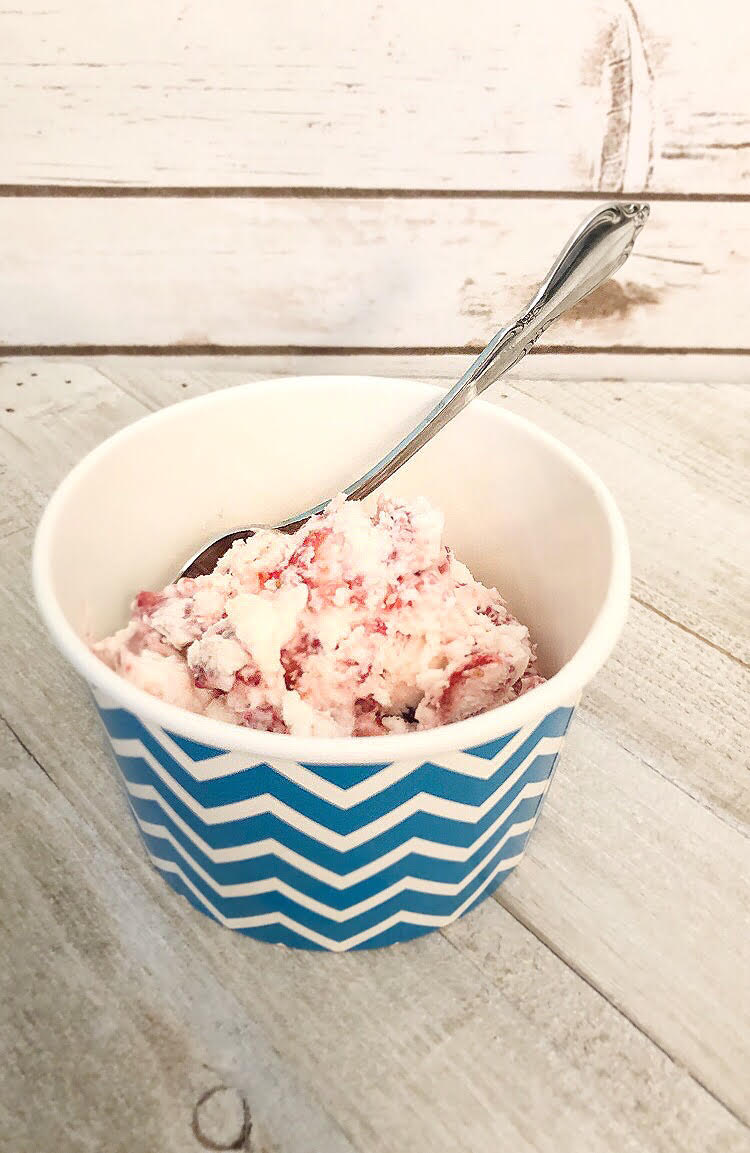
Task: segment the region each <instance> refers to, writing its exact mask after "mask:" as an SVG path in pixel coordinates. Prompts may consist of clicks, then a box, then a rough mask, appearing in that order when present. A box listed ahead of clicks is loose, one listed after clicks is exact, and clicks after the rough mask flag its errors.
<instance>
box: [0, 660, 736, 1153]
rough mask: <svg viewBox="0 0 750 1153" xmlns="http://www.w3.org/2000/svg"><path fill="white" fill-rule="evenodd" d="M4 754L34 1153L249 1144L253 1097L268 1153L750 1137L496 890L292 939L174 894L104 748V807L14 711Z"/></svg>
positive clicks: (12, 999)
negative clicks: (72, 797)
mask: <svg viewBox="0 0 750 1153" xmlns="http://www.w3.org/2000/svg"><path fill="white" fill-rule="evenodd" d="M66 675H67V674H66ZM82 706H83V702H82ZM86 707H87V706H86ZM76 720H77V717H76V715H75V713H71V714H69V715H68V716H67V717H66V719H65V726H66V727H67V726H68V725H70V727H71V730H72V729H73V726H74V725H75V722H76ZM70 752H73V748H72V747H71V749H70ZM0 763H2V766H3V768H2V770H0V784H1V785H2V790H3V811H4V812H5V814H6V821H7V824H8V827H10V828H12V830H13V837H12V838H10V839H9V838H7V837H5V838H3V839H2V842H1V843H0V891H1V892H2V897H3V909H4V914H5V915H4V917H3V919H2V921H1V922H0V940H2V944H3V955H4V956H5V957H6V958H7V959H8V961H9V963H8V964H7V965H5V966H3V970H2V974H1V975H0V987H2V986H5V987H4V988H2V991H3V994H4V996H3V997H2V1001H1V1002H0V1004H1V1005H2V1009H0V1042H2V1044H3V1048H4V1050H5V1051H6V1052H9V1053H10V1055H11V1060H10V1062H9V1063H6V1068H5V1071H4V1076H3V1078H2V1081H1V1082H0V1117H2V1120H3V1126H4V1127H3V1133H4V1138H5V1140H7V1142H8V1147H9V1148H12V1149H13V1150H14V1153H38V1150H39V1149H40V1148H46V1147H47V1145H54V1147H55V1148H56V1149H59V1150H60V1153H81V1151H88V1150H91V1153H98V1151H99V1150H101V1149H103V1148H106V1149H107V1150H108V1151H110V1150H111V1151H112V1153H120V1151H122V1153H126V1151H127V1153H152V1151H153V1150H154V1149H159V1150H160V1151H161V1150H163V1151H164V1153H170V1151H171V1150H175V1153H176V1151H177V1150H180V1153H182V1151H185V1153H189V1151H190V1150H193V1149H195V1150H196V1153H197V1151H198V1150H199V1149H200V1148H206V1147H209V1148H210V1147H216V1146H217V1145H221V1146H222V1147H226V1148H229V1147H239V1145H238V1144H235V1145H234V1146H232V1142H233V1141H235V1142H236V1141H238V1134H239V1133H241V1130H242V1125H243V1109H242V1104H243V1102H244V1103H245V1104H246V1106H247V1108H248V1110H249V1113H250V1116H251V1118H252V1123H253V1131H252V1143H249V1144H244V1145H243V1146H242V1147H243V1148H249V1149H253V1150H256V1149H257V1150H258V1151H259V1153H260V1151H261V1150H271V1149H277V1150H279V1151H280V1153H282V1151H283V1153H292V1151H294V1150H300V1153H302V1151H303V1150H304V1151H305V1153H307V1151H309V1150H319V1149H320V1150H322V1149H325V1150H326V1153H328V1151H330V1153H339V1151H341V1153H345V1151H347V1150H354V1149H357V1150H361V1151H362V1153H364V1151H367V1153H376V1151H377V1153H402V1151H403V1150H404V1149H406V1148H408V1149H415V1150H416V1149H433V1148H439V1147H441V1146H442V1147H445V1148H456V1149H459V1148H460V1149H471V1150H476V1151H477V1153H484V1151H486V1153H494V1151H495V1150H496V1149H497V1148H498V1143H501V1145H502V1147H506V1146H508V1147H511V1148H513V1149H517V1150H519V1151H520V1153H531V1151H540V1153H542V1151H544V1153H552V1151H553V1150H554V1151H555V1153H557V1151H559V1150H562V1149H570V1150H573V1149H577V1148H579V1145H580V1141H581V1140H582V1139H585V1143H586V1148H587V1149H590V1150H592V1153H610V1150H611V1149H612V1148H615V1147H616V1148H620V1147H623V1146H625V1147H627V1148H628V1149H632V1150H633V1151H634V1153H638V1151H643V1153H674V1151H675V1150H677V1149H679V1150H680V1153H704V1151H705V1150H706V1149H708V1148H712V1149H713V1148H716V1149H719V1148H720V1149H722V1150H724V1151H725V1153H741V1151H742V1150H743V1149H745V1148H746V1143H745V1136H746V1134H745V1131H744V1129H743V1127H742V1125H741V1124H740V1122H738V1121H737V1120H736V1119H735V1118H733V1117H732V1116H731V1115H730V1114H729V1113H728V1112H727V1111H726V1110H725V1109H724V1108H723V1107H722V1106H721V1105H720V1104H719V1103H718V1102H717V1101H715V1100H714V1099H712V1097H711V1096H709V1094H708V1093H707V1092H705V1090H703V1089H702V1088H701V1087H700V1086H699V1085H698V1084H697V1083H696V1081H695V1080H694V1079H693V1078H691V1076H690V1075H689V1074H688V1072H687V1071H686V1070H685V1069H683V1068H681V1067H680V1066H679V1065H676V1064H675V1063H674V1062H673V1061H672V1060H670V1058H669V1057H668V1056H666V1055H665V1054H664V1053H662V1052H660V1051H659V1050H658V1049H657V1048H656V1046H654V1045H653V1044H652V1043H651V1042H650V1041H649V1040H648V1039H647V1038H646V1037H645V1036H644V1035H643V1034H642V1033H640V1032H639V1031H638V1030H636V1029H634V1028H633V1027H632V1026H631V1025H630V1023H629V1022H628V1021H627V1020H626V1019H625V1018H624V1017H622V1016H621V1015H620V1014H619V1013H618V1012H616V1011H615V1010H614V1009H613V1008H612V1007H611V1006H610V1005H608V1004H607V1003H606V1002H605V1001H604V1000H603V999H602V998H601V997H599V996H598V994H597V993H596V992H595V991H594V990H593V989H591V988H590V987H589V986H588V985H586V984H585V983H584V982H583V981H582V980H580V978H578V977H577V976H576V975H575V974H574V973H573V972H571V970H570V969H568V968H567V967H566V966H565V965H563V964H562V963H561V962H560V961H559V960H558V959H557V958H556V957H555V956H554V955H553V954H552V953H550V951H549V950H548V949H547V948H546V947H545V946H544V945H542V944H541V943H540V942H539V941H538V940H537V939H536V938H535V937H534V936H533V935H532V934H531V933H529V932H528V931H527V930H526V929H524V928H523V927H522V926H521V925H520V924H518V923H516V922H515V921H514V920H513V919H512V918H511V916H510V915H509V914H508V913H507V912H505V910H503V909H501V908H500V906H499V905H498V904H496V903H495V902H493V901H488V902H487V903H486V904H485V905H484V906H483V907H482V908H480V909H479V910H477V911H476V912H475V913H474V914H473V916H472V917H471V918H470V919H469V920H467V921H466V922H465V923H461V924H459V925H457V926H455V927H454V928H452V929H451V931H450V934H449V937H448V939H446V938H445V937H443V936H441V935H440V934H434V935H432V936H431V937H428V938H424V939H423V940H421V941H419V942H415V943H414V944H413V945H411V946H408V947H405V948H400V949H396V948H394V949H390V950H382V951H378V952H374V953H370V954H362V953H360V954H350V955H345V956H338V957H332V956H325V955H320V954H310V953H306V954H305V953H295V952H293V951H287V950H284V949H282V948H280V947H277V948H274V947H272V946H267V945H264V944H261V943H259V942H253V941H251V940H248V939H246V938H242V937H240V936H239V935H237V934H232V933H229V932H226V931H223V930H220V929H219V928H218V927H217V926H216V925H214V924H213V923H211V922H210V921H208V920H207V919H206V918H204V917H202V916H201V915H200V914H198V913H196V912H195V911H194V910H192V909H190V908H189V907H188V906H187V904H186V903H184V902H183V901H181V900H180V899H179V898H178V897H176V896H175V895H174V894H172V893H171V892H170V890H169V889H168V888H167V887H166V886H165V885H164V884H163V882H162V881H161V879H160V878H159V877H158V876H157V874H156V873H154V872H153V871H152V870H151V869H150V867H149V866H148V864H147V863H146V860H145V857H144V855H143V853H142V851H141V850H140V847H139V845H138V842H137V839H136V834H135V830H134V828H133V827H132V822H131V821H130V818H129V816H128V813H127V811H126V807H125V803H124V801H123V800H122V799H121V797H120V796H119V795H118V794H117V793H116V792H115V791H114V788H113V787H112V785H111V782H110V781H109V780H108V779H107V778H106V776H104V777H102V776H101V775H100V774H99V773H98V772H97V771H96V770H97V766H96V764H95V763H94V764H92V765H91V768H90V769H89V770H88V771H87V773H86V774H85V775H84V779H86V781H87V786H88V790H89V792H90V795H91V798H92V801H91V803H90V804H89V805H88V806H87V813H86V816H85V818H82V816H81V814H80V813H79V812H77V811H76V809H75V808H73V806H71V805H70V803H69V802H68V800H67V799H66V797H65V795H64V793H63V792H61V791H60V789H58V788H56V787H55V786H54V785H53V784H52V782H51V781H49V780H47V779H46V778H45V776H44V775H43V774H42V772H41V771H40V770H39V769H38V767H37V766H36V765H35V764H34V763H33V762H32V761H31V758H30V757H28V756H27V755H26V754H25V753H23V751H22V750H21V747H20V745H18V744H17V743H16V742H15V741H14V740H13V738H12V737H11V736H10V733H9V730H8V729H7V728H6V727H5V726H4V725H1V724H0ZM104 794H111V796H107V799H106V802H105V804H104V806H103V810H102V809H99V807H98V802H99V800H100V798H101V796H102V795H104ZM112 801H115V802H118V803H115V804H114V805H112V803H111V802H112ZM110 810H113V811H112V812H110ZM120 826H121V827H120ZM123 842H125V843H123ZM217 1085H220V1086H225V1087H226V1089H225V1092H224V1093H223V1094H222V1097H223V1098H224V1110H223V1113H222V1112H218V1113H217V1110H216V1109H214V1110H212V1111H209V1110H199V1112H198V1116H199V1120H200V1126H201V1130H200V1131H201V1132H202V1133H203V1134H204V1135H205V1136H206V1137H208V1138H209V1139H212V1140H213V1141H214V1143H215V1144H214V1146H211V1145H210V1144H208V1142H207V1141H203V1142H198V1141H197V1140H195V1139H194V1135H193V1134H191V1128H192V1124H191V1123H192V1122H194V1120H195V1115H196V1106H197V1104H198V1102H199V1101H200V1100H201V1099H202V1098H203V1096H204V1095H205V1093H206V1092H207V1091H208V1090H210V1089H211V1088H213V1087H215V1086H217ZM215 1104H218V1102H217V1103H215ZM3 1114H4V1116H3ZM222 1142H223V1145H222Z"/></svg>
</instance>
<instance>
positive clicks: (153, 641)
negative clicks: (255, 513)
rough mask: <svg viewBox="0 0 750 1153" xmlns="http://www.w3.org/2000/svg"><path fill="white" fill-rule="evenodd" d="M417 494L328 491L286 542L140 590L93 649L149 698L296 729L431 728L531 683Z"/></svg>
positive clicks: (248, 548) (528, 661)
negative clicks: (349, 496)
mask: <svg viewBox="0 0 750 1153" xmlns="http://www.w3.org/2000/svg"><path fill="white" fill-rule="evenodd" d="M442 535H443V518H442V516H441V514H440V513H439V512H438V511H437V510H436V509H434V508H433V507H432V506H431V505H430V504H429V503H428V502H427V501H426V500H422V499H418V500H413V501H410V502H405V501H399V500H393V499H381V500H380V502H379V504H378V506H377V509H376V511H375V512H374V514H372V515H371V514H370V513H369V512H368V511H366V510H365V508H364V507H363V505H361V504H359V503H357V502H348V501H346V500H345V499H344V497H343V496H338V497H336V498H335V500H334V501H332V503H331V504H330V505H329V507H328V508H327V510H326V511H325V513H323V514H321V515H320V516H317V517H313V519H312V520H310V521H308V523H307V524H306V525H304V526H303V528H301V529H300V530H299V532H297V533H296V534H295V535H294V536H285V535H284V534H282V533H278V532H275V531H273V530H263V531H261V532H258V533H257V534H256V535H255V536H254V537H252V538H250V539H249V540H246V541H237V542H236V543H235V544H234V545H233V547H232V548H231V549H230V550H229V552H227V553H226V555H225V556H224V557H223V558H222V559H221V560H220V561H219V563H218V565H217V566H216V569H215V570H214V572H213V573H212V574H211V575H209V576H204V577H197V578H195V579H183V580H179V581H177V582H176V583H175V584H172V585H168V586H167V587H166V588H165V589H163V590H162V591H161V592H141V593H139V594H138V596H137V597H136V599H135V601H134V602H133V606H132V615H131V619H130V622H129V623H128V625H126V627H125V628H124V629H121V630H120V631H119V632H117V633H115V634H114V636H112V637H108V638H106V639H105V640H103V641H99V642H98V643H97V644H95V645H94V652H96V653H97V654H98V655H99V656H100V657H101V659H102V660H103V661H105V662H106V663H107V664H108V665H109V666H110V667H111V668H113V669H114V670H115V671H116V672H118V673H120V674H121V675H122V676H123V677H125V678H127V679H128V680H129V681H131V682H132V683H133V684H136V685H138V686H139V687H140V688H143V689H145V690H146V691H147V692H151V693H153V694H154V695H156V696H158V697H160V698H161V699H162V700H165V701H169V702H170V703H172V704H176V705H179V706H181V707H182V708H186V709H190V710H192V711H194V712H200V713H203V714H205V715H206V716H209V717H213V718H215V719H219V720H225V721H230V722H232V723H235V724H239V725H246V726H249V727H250V728H256V729H265V730H268V731H272V732H282V733H292V734H294V735H295V736H351V735H354V736H366V735H367V736H369V735H377V734H383V733H393V732H408V731H411V730H414V729H426V728H434V727H435V726H437V725H443V724H449V723H451V722H452V721H458V720H463V719H464V718H466V717H470V716H474V715H475V714H477V713H480V712H484V711H485V710H487V709H489V708H494V707H496V706H497V705H501V704H504V703H506V702H507V701H510V700H513V699H514V698H515V697H517V696H519V695H520V694H521V693H524V692H527V691H528V690H529V689H532V688H534V687H535V686H536V685H538V684H540V683H541V682H542V680H543V677H541V675H540V674H539V672H538V670H537V667H536V661H535V650H534V646H533V645H532V643H531V640H530V637H529V633H528V629H527V628H526V627H525V626H524V625H522V624H520V622H519V621H517V620H516V619H515V618H514V617H513V616H512V615H511V613H510V612H509V611H508V608H507V606H506V604H505V602H504V600H503V598H502V597H501V595H500V593H499V592H498V591H497V589H495V588H487V587H485V586H484V585H483V584H481V583H480V582H479V581H476V580H474V578H473V576H472V575H471V573H470V572H469V570H468V569H467V568H466V566H465V565H463V564H461V562H460V561H458V560H456V558H455V557H454V556H453V555H452V553H451V551H450V549H448V548H447V547H446V546H445V545H444V544H443V542H442Z"/></svg>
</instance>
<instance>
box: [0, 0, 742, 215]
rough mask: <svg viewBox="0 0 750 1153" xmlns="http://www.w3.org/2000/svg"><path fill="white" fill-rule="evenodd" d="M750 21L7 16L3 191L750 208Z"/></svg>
mask: <svg viewBox="0 0 750 1153" xmlns="http://www.w3.org/2000/svg"><path fill="white" fill-rule="evenodd" d="M743 19H744V10H743V8H742V6H741V5H740V4H739V3H738V0H715V2H714V3H712V4H711V5H710V7H709V6H708V5H707V4H705V3H698V4H693V5H691V6H690V7H689V9H688V10H687V11H686V10H685V5H684V4H682V3H679V0H632V2H628V3H625V2H624V0H596V2H595V3H591V4H587V5H574V4H566V5H554V4H550V3H549V0H528V2H527V3H526V4H525V5H524V7H523V9H518V8H516V7H514V6H509V5H502V4H495V3H492V2H491V0H465V2H464V3H463V4H461V5H443V6H440V8H439V9H436V7H435V5H434V4H431V3H429V0H417V2H413V3H411V4H410V5H409V6H408V9H407V8H404V7H401V6H399V5H388V4H384V3H382V2H380V0H363V2H360V3H357V4H351V3H348V2H347V0H329V2H328V3H326V4H325V5H323V7H322V8H321V6H320V5H317V6H311V5H310V4H308V3H306V2H305V0H282V3H274V4H272V3H270V2H263V3H255V4H252V5H248V4H244V3H242V2H241V0H223V2H222V3H221V4H219V5H218V6H214V7H213V8H212V9H211V10H210V11H209V9H207V8H206V6H205V5H204V4H201V3H199V2H198V0H187V2H185V0H165V2H164V3H162V4H160V5H159V6H158V8H157V9H155V8H154V6H153V4H150V3H148V2H147V0H134V2H132V3H130V4H127V5H120V6H119V7H118V8H117V9H111V8H109V7H107V8H104V7H102V8H93V9H92V7H91V5H88V4H85V3H84V2H83V0H74V2H73V3H68V4H66V5H65V6H64V7H58V8H55V7H49V6H44V5H42V6H36V7H34V8H30V7H28V6H23V5H14V6H8V7H6V8H5V9H4V10H0V44H2V65H1V67H2V69H3V73H4V77H5V83H4V84H3V104H4V107H3V116H2V118H1V120H0V155H2V157H3V177H2V179H3V180H4V181H6V182H20V183H26V182H32V183H33V182H42V183H48V184H49V183H53V184H71V185H75V184H91V183H101V184H105V185H111V184H120V185H129V184H151V185H192V184H196V185H203V186H206V185H208V186H215V185H235V186H264V185H265V186H269V185H274V186H282V187H283V186H288V185H292V186H337V187H341V186H343V187H363V188H383V187H398V188H410V189H411V188H447V189H465V188H470V189H477V188H479V189H492V190H495V189H516V190H519V189H520V190H527V189H549V190H554V191H558V190H596V189H598V188H603V189H610V190H617V189H622V188H625V189H627V190H638V189H643V188H646V187H648V188H651V189H654V190H658V191H670V192H677V193H682V192H684V191H685V190H686V189H691V190H693V191H701V192H714V193H732V194H734V193H737V192H740V191H743V190H744V191H748V180H749V176H750V172H749V169H748V158H749V153H748V145H747V140H748V125H749V123H750V121H749V116H748V107H750V86H749V81H748V77H747V74H746V70H744V69H742V68H740V67H737V66H736V61H735V58H734V53H733V49H734V46H735V45H736V44H737V40H738V38H739V37H740V35H741V29H742V27H743ZM732 32H734V35H732Z"/></svg>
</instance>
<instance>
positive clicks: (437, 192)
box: [0, 184, 750, 204]
mask: <svg viewBox="0 0 750 1153" xmlns="http://www.w3.org/2000/svg"><path fill="white" fill-rule="evenodd" d="M26 196H28V197H65V198H68V197H86V196H88V197H92V198H109V199H122V200H134V199H149V198H153V199H158V198H161V199H175V200H177V199H193V200H211V199H233V200H252V199H261V198H262V199H271V198H273V199H276V200H474V199H476V200H581V201H590V202H591V203H597V204H598V203H601V202H602V201H610V200H616V201H629V200H648V201H652V202H653V203H655V204H656V203H662V202H663V203H668V202H669V201H675V202H676V203H680V202H683V201H688V202H690V203H710V204H722V203H727V204H737V203H745V202H747V201H750V193H744V192H648V191H643V190H640V189H639V190H634V191H632V192H622V191H607V189H597V190H594V191H583V190H580V189H579V190H576V189H565V188H561V189H557V190H545V189H533V188H528V189H505V188H503V189H496V188H374V187H368V188H357V187H327V186H325V185H314V186H313V185H311V186H309V187H307V186H305V185H289V186H287V187H284V188H278V187H276V186H275V185H272V184H271V185H263V184H258V185H251V184H248V185H238V186H233V185H226V184H217V185H195V184H186V185H161V186H160V185H149V184H131V185H119V184H117V185H115V184H0V197H26Z"/></svg>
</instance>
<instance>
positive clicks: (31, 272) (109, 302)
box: [0, 197, 750, 350]
mask: <svg viewBox="0 0 750 1153" xmlns="http://www.w3.org/2000/svg"><path fill="white" fill-rule="evenodd" d="M584 211H585V210H584ZM584 211H582V205H581V204H580V203H578V202H577V201H571V200H567V201H566V200H556V201H554V202H547V201H542V200H523V199H522V200H513V201H487V200H471V199H469V200H452V201H451V200H439V199H438V200H435V199H432V200H430V199H424V200H417V201H404V200H398V199H395V200H394V199H378V200H356V199H355V200H351V199H349V200H347V199H343V200H342V199H313V200H309V199H301V200H299V199H268V198H263V197H261V198H259V199H245V200H237V199H221V198H220V199H214V200H195V199H189V198H188V199H185V198H182V199H177V200H159V199H156V200H148V199H146V200H144V199H137V200H119V199H118V200H107V199H104V200H102V199H89V198H83V199H81V198H74V199H66V198H63V199H60V198H20V199H12V198H11V199H8V198H6V199H0V238H1V239H0V253H2V259H3V265H4V267H7V268H8V269H10V270H11V274H10V275H9V276H8V277H7V278H6V279H4V281H3V287H2V289H0V346H2V345H6V346H8V345H10V346H16V345H35V344H39V343H42V344H46V345H50V344H52V345H55V344H63V345H76V344H87V343H91V344H94V345H100V346H108V345H165V344H166V345H174V346H176V347H177V348H178V350H179V346H181V345H185V344H187V345H196V344H197V345H202V346H211V345H250V346H254V347H256V348H258V349H259V350H260V349H261V348H262V347H263V346H289V345H292V346H297V345H302V346H313V347H344V348H352V347H355V348H356V347H362V346H364V347H372V348H377V347H384V348H394V347H396V348H398V347H404V348H414V347H416V348H424V347H439V348H451V347H456V348H459V349H460V348H463V347H466V346H469V347H472V346H476V347H477V348H482V347H484V345H485V343H486V341H487V340H488V339H489V337H490V336H491V335H492V334H493V333H494V332H495V331H496V330H497V329H498V328H499V327H500V326H501V325H502V324H504V323H507V322H508V321H509V320H510V319H511V318H512V317H513V315H514V314H515V313H516V312H517V311H518V309H519V308H520V307H522V306H523V305H524V304H525V303H526V302H527V301H528V300H529V299H530V298H531V295H532V293H533V291H534V290H535V287H536V285H537V284H538V283H539V281H540V280H541V279H542V277H543V275H544V274H545V273H546V271H547V269H548V268H549V265H550V264H551V262H552V259H553V257H554V255H555V254H556V253H557V252H558V251H559V249H560V247H561V246H562V244H563V242H564V240H565V238H566V237H567V236H568V235H569V234H570V233H571V232H572V231H573V229H574V228H575V227H576V226H577V225H578V223H579V221H580V220H581V218H582V216H583V215H584ZM748 253H750V203H748V204H723V205H705V204H686V203H680V204H669V205H667V204H658V205H655V206H654V210H653V212H652V217H651V220H650V221H649V223H648V225H647V228H646V230H645V231H644V232H643V234H642V235H641V237H640V238H639V240H638V243H637V248H636V251H635V252H634V254H633V255H632V256H631V258H630V260H629V261H628V263H627V265H626V266H625V268H624V269H623V270H622V271H621V272H620V274H619V276H618V278H617V279H616V280H613V281H610V282H608V283H607V284H606V285H604V286H602V288H601V289H600V290H599V291H598V292H597V293H596V295H595V296H592V297H591V298H590V299H589V300H587V301H584V302H583V303H582V304H581V305H579V307H578V308H577V309H576V310H575V312H574V313H572V314H571V315H570V317H566V318H564V319H563V320H561V321H560V322H559V323H558V324H556V325H555V326H554V328H553V329H551V330H550V333H549V334H548V335H547V337H546V338H545V340H546V342H547V343H549V342H550V341H553V342H554V343H555V344H556V345H560V346H562V347H565V348H576V347H581V346H584V347H597V348H598V347H601V348H610V347H612V346H618V347H620V346H621V347H623V348H664V347H684V348H687V349H691V348H693V349H695V348H722V349H723V348H731V347H740V348H741V347H743V346H745V345H747V343H748V342H747V339H746V335H745V326H744V307H745V304H744V302H745V299H746V296H747V292H748V288H750V261H749V260H748Z"/></svg>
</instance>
